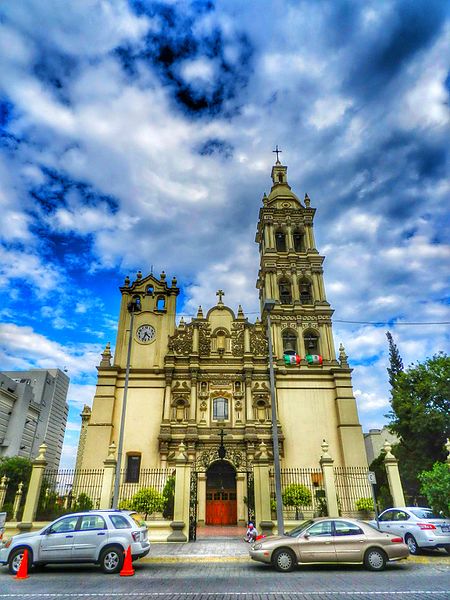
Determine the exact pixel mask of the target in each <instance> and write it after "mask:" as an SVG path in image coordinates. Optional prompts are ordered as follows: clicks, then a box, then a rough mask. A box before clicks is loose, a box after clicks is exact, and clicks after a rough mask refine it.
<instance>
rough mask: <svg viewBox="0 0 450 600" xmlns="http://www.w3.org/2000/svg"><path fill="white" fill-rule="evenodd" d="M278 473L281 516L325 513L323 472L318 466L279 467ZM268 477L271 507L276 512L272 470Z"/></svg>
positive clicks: (308, 515) (299, 516) (297, 517)
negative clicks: (281, 506) (279, 477)
mask: <svg viewBox="0 0 450 600" xmlns="http://www.w3.org/2000/svg"><path fill="white" fill-rule="evenodd" d="M280 475H281V495H282V499H283V516H284V517H285V518H286V519H303V518H305V517H312V516H322V515H326V514H327V508H326V500H325V492H324V489H323V474H322V470H321V469H320V468H317V469H316V468H309V467H301V468H290V469H287V468H286V469H281V472H280ZM269 477H270V498H271V508H272V512H276V499H275V498H276V495H275V474H274V472H273V471H270V473H269Z"/></svg>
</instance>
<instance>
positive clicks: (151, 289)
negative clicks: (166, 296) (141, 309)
mask: <svg viewBox="0 0 450 600" xmlns="http://www.w3.org/2000/svg"><path fill="white" fill-rule="evenodd" d="M154 290H155V288H154V287H153V286H152V285H148V286H147V289H146V290H145V293H146V294H147V296H153V292H154Z"/></svg>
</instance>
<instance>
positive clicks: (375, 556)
mask: <svg viewBox="0 0 450 600" xmlns="http://www.w3.org/2000/svg"><path fill="white" fill-rule="evenodd" d="M364 566H365V567H366V569H369V571H382V570H383V569H384V568H385V567H386V554H385V553H384V552H383V550H380V549H379V548H369V550H367V552H366V554H365V556H364Z"/></svg>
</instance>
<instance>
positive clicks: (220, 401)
mask: <svg viewBox="0 0 450 600" xmlns="http://www.w3.org/2000/svg"><path fill="white" fill-rule="evenodd" d="M213 419H217V420H218V421H223V420H226V419H228V400H227V399H226V398H214V400H213Z"/></svg>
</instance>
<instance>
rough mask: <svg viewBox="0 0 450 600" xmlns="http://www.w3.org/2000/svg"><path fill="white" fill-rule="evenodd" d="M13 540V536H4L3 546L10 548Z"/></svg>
mask: <svg viewBox="0 0 450 600" xmlns="http://www.w3.org/2000/svg"><path fill="white" fill-rule="evenodd" d="M12 541H13V539H12V538H7V539H4V538H3V541H2V542H1V546H2V547H3V548H9V547H10V546H11V544H12Z"/></svg>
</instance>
